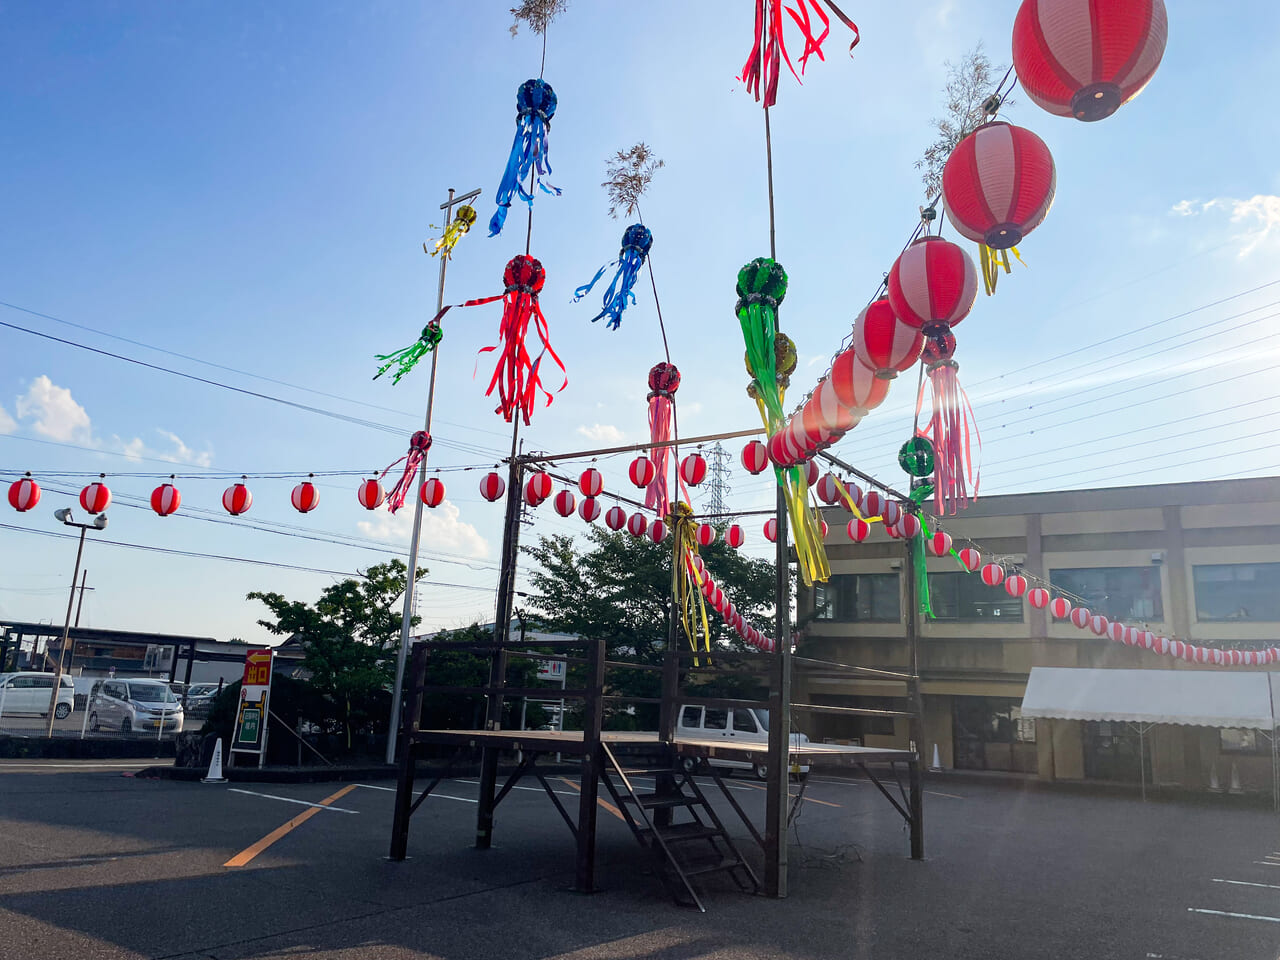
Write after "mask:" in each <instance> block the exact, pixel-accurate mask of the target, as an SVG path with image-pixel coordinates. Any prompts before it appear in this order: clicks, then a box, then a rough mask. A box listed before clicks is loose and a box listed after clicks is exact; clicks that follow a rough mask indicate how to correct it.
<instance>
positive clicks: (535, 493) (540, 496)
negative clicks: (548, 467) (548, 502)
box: [524, 471, 552, 507]
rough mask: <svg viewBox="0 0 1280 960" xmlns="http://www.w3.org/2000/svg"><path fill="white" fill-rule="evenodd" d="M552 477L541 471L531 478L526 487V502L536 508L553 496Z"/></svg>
mask: <svg viewBox="0 0 1280 960" xmlns="http://www.w3.org/2000/svg"><path fill="white" fill-rule="evenodd" d="M551 488H552V483H551V475H550V474H547V473H542V472H541V471H539V472H538V473H535V474H534V475H533V476H531V477H530V478H529V480H528V482H527V483H525V485H524V502H525V503H527V504H529V506H531V507H536V506H538V505H539V504H540V503H542V501H543V500H545V499H547V497H549V496H551Z"/></svg>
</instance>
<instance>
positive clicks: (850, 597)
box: [814, 570, 902, 623]
mask: <svg viewBox="0 0 1280 960" xmlns="http://www.w3.org/2000/svg"><path fill="white" fill-rule="evenodd" d="M873 578H874V579H873ZM889 581H892V584H893V586H892V590H891V591H890V590H885V589H883V588H885V587H887V586H888V582H889ZM864 582H865V585H866V589H867V590H868V596H867V606H868V610H869V611H871V612H872V613H874V607H875V605H876V600H877V599H879V600H881V601H883V600H885V598H886V597H888V596H892V597H893V611H894V615H893V616H874V615H872V616H866V617H860V616H858V615H857V613H858V607H859V597H860V596H861V593H862V586H863V583H864ZM877 583H878V584H879V585H880V587H881V588H882V589H881V591H880V592H879V594H877V593H875V592H874V589H875V586H876V584H877ZM814 586H815V590H814V619H816V620H820V621H822V622H823V623H901V622H902V575H901V571H899V570H889V571H874V572H866V573H836V574H832V575H831V578H830V579H829V580H828V581H827V583H826V584H825V585H824V587H823V593H824V598H825V595H826V592H827V591H832V593H833V596H832V597H831V600H830V601H826V600H825V599H824V604H823V607H822V608H821V609H822V610H823V613H822V614H819V609H820V608H819V607H818V604H817V589H816V587H817V584H815V585H814ZM826 611H830V613H829V614H827V613H826Z"/></svg>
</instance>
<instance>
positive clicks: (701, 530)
mask: <svg viewBox="0 0 1280 960" xmlns="http://www.w3.org/2000/svg"><path fill="white" fill-rule="evenodd" d="M696 539H697V541H698V546H700V547H709V546H711V545H712V544H713V543H715V542H716V528H715V527H713V526H712V525H711V524H709V523H701V524H698V532H697V536H696Z"/></svg>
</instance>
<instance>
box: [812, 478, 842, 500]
mask: <svg viewBox="0 0 1280 960" xmlns="http://www.w3.org/2000/svg"><path fill="white" fill-rule="evenodd" d="M814 493H816V494H817V495H818V499H819V500H821V501H822V502H823V503H827V504H834V503H835V502H836V501H837V500H840V499H841V497H840V481H839V480H837V479H836V478H835V475H834V474H830V473H824V474H823V475H822V477H821V478H820V479H819V480H818V483H817V486H815V487H814Z"/></svg>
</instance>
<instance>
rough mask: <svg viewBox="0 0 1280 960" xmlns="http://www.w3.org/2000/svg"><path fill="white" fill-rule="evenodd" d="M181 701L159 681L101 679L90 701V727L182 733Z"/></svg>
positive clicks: (124, 730)
mask: <svg viewBox="0 0 1280 960" xmlns="http://www.w3.org/2000/svg"><path fill="white" fill-rule="evenodd" d="M182 721H183V714H182V701H181V700H180V699H179V698H178V697H177V695H175V694H174V692H173V691H172V690H170V689H169V686H168V684H165V683H163V682H161V681H159V680H104V681H103V682H102V686H101V687H100V688H99V689H98V691H97V692H96V694H95V695H94V697H93V699H92V701H91V702H90V703H89V728H90V729H91V730H93V731H94V732H95V733H96V732H98V731H101V730H119V731H120V732H121V733H123V734H126V735H128V734H130V733H155V732H158V731H160V728H161V725H162V724H163V726H164V730H163V732H165V733H181V732H182Z"/></svg>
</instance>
